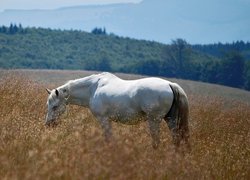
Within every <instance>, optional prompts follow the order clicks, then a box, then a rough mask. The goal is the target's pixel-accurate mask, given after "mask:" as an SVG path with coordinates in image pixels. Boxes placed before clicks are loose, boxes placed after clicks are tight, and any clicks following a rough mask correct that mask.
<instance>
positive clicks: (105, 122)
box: [97, 117, 112, 142]
mask: <svg viewBox="0 0 250 180" xmlns="http://www.w3.org/2000/svg"><path fill="white" fill-rule="evenodd" d="M97 120H98V122H99V123H100V125H101V127H102V129H103V130H104V137H105V140H106V141H107V142H109V141H110V139H111V137H112V127H111V124H110V122H109V119H108V118H107V117H97Z"/></svg>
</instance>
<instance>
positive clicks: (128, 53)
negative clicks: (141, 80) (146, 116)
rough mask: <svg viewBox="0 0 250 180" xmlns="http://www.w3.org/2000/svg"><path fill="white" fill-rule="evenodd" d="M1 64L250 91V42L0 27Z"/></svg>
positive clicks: (3, 65) (102, 29)
mask: <svg viewBox="0 0 250 180" xmlns="http://www.w3.org/2000/svg"><path fill="white" fill-rule="evenodd" d="M0 68H2V69H71V70H97V71H111V72H124V73H134V74H143V75H150V76H163V77H174V78H179V79H190V80H196V81H203V82H209V83H217V84H222V85H226V86H231V87H236V88H242V89H247V90H250V43H249V42H244V41H236V42H232V43H226V44H222V43H215V44H207V45H199V44H196V45H191V44H189V43H188V42H187V41H186V40H184V39H181V38H178V39H174V40H172V42H171V43H170V44H162V43H158V42H154V41H146V40H136V39H132V38H128V37H120V36H117V35H115V34H113V33H107V31H106V29H105V28H94V29H93V31H92V32H90V33H87V32H84V31H80V30H60V29H49V28H47V29H46V28H34V27H25V28H24V27H22V25H21V24H19V25H16V24H11V25H10V26H0Z"/></svg>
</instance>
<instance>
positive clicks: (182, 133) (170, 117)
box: [164, 83, 189, 148]
mask: <svg viewBox="0 0 250 180" xmlns="http://www.w3.org/2000/svg"><path fill="white" fill-rule="evenodd" d="M169 86H170V88H171V89H172V91H173V96H174V98H173V103H172V106H171V109H170V110H169V112H168V113H167V115H166V116H165V117H164V119H165V121H166V122H167V123H168V126H169V128H170V130H171V132H172V136H173V141H174V144H175V145H176V146H177V147H178V146H179V145H180V142H181V141H184V143H185V144H187V146H188V148H189V142H188V139H189V127H188V116H189V105H188V98H187V95H186V93H185V92H184V90H183V89H182V88H181V87H180V86H179V85H178V84H176V83H171V84H169Z"/></svg>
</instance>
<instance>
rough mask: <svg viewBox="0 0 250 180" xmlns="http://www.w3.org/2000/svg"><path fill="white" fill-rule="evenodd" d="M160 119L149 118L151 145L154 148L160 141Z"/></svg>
mask: <svg viewBox="0 0 250 180" xmlns="http://www.w3.org/2000/svg"><path fill="white" fill-rule="evenodd" d="M160 122H161V121H160V120H159V119H154V118H149V119H148V125H149V130H150V134H151V137H152V146H153V148H154V149H156V148H157V147H158V145H159V143H160Z"/></svg>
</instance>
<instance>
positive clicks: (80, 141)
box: [0, 70, 250, 179]
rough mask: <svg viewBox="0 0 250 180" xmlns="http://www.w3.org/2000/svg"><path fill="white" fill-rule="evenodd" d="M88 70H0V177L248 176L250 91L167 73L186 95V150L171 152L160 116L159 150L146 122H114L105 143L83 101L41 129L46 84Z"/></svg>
mask: <svg viewBox="0 0 250 180" xmlns="http://www.w3.org/2000/svg"><path fill="white" fill-rule="evenodd" d="M91 73H93V72H82V71H30V70H29V71H28V70H23V71H3V70H1V71H0V102H1V103H0V177H1V179H250V131H249V130H250V107H249V106H250V105H249V100H250V92H247V91H243V90H238V89H233V88H227V87H223V86H218V85H212V84H205V83H199V82H192V81H183V80H175V79H172V80H173V81H175V82H178V83H179V84H180V85H181V86H183V87H184V89H185V90H186V92H187V94H188V97H189V101H190V131H191V138H190V142H191V146H192V150H191V152H189V153H185V155H183V154H179V153H176V152H175V151H174V147H173V145H172V142H171V137H170V133H169V130H168V128H167V125H166V124H165V123H164V122H162V124H161V144H160V147H159V148H158V149H157V150H154V149H153V148H152V146H151V137H150V134H149V130H148V127H147V124H146V122H142V123H140V124H138V125H133V126H127V125H122V124H117V123H112V126H113V133H114V139H113V141H112V143H109V144H107V143H105V141H104V139H103V137H102V130H101V127H100V125H99V124H98V123H97V122H96V120H95V119H94V117H93V116H92V115H91V114H90V112H89V111H88V109H85V108H82V107H77V106H69V107H68V110H67V113H66V114H64V115H63V116H62V117H61V118H60V123H59V125H58V126H57V127H55V128H48V127H45V126H44V119H45V114H46V100H47V93H46V91H45V88H47V87H49V88H55V87H56V86H58V85H61V84H62V83H64V82H66V81H67V80H69V79H74V78H79V77H82V76H86V75H89V74H91ZM118 75H119V76H122V77H124V78H126V79H135V78H137V77H138V76H135V75H124V74H118Z"/></svg>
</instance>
